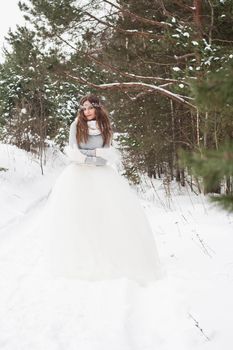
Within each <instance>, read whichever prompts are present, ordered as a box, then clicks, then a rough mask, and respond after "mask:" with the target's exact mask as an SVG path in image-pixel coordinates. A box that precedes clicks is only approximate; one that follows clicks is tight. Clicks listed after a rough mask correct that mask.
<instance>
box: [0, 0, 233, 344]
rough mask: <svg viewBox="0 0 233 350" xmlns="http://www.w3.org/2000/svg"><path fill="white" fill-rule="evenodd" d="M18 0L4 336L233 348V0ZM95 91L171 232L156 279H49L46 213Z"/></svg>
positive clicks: (152, 211) (5, 142)
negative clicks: (76, 123)
mask: <svg viewBox="0 0 233 350" xmlns="http://www.w3.org/2000/svg"><path fill="white" fill-rule="evenodd" d="M18 6H19V8H20V11H21V12H22V14H23V16H24V19H25V25H23V26H21V25H18V26H17V28H16V30H9V32H8V34H7V36H6V37H5V43H6V44H5V45H4V47H3V48H2V50H3V54H4V60H3V62H2V63H0V208H1V212H2V214H1V218H0V240H1V241H0V242H1V248H0V270H1V277H0V283H1V288H0V289H1V290H2V291H0V295H1V298H0V299H1V302H0V308H1V310H2V315H3V316H2V320H1V321H0V324H1V326H0V328H2V335H0V344H1V345H0V347H1V349H4V350H15V349H24V350H29V349H34V350H42V349H43V350H45V349H49V350H60V349H61V350H62V349H66V350H74V349H75V350H77V349H82V350H105V349H106V350H110V349H111V350H115V349H116V350H195V349H197V350H205V349H206V350H209V349H211V350H219V349H220V348H222V349H224V350H231V349H232V347H233V336H232V324H233V316H232V315H233V302H232V293H233V285H232V282H233V236H232V233H233V232H232V225H233V216H232V212H233V118H232V115H233V1H232V0H173V1H170V0H143V1H136V0H124V1H121V0H103V1H100V0H53V1H50V0H25V1H23V0H22V1H19V3H18ZM89 93H93V94H96V95H98V96H101V99H102V100H103V101H104V103H105V105H106V108H107V110H108V111H109V113H110V119H111V123H112V125H113V131H114V144H115V145H116V147H117V149H118V151H119V153H120V155H121V164H120V165H119V166H118V171H119V172H120V173H121V176H123V177H124V178H125V179H127V181H128V183H129V184H130V186H131V187H132V189H133V191H135V192H136V193H137V196H138V198H139V199H140V201H141V204H142V206H143V208H144V211H145V213H146V215H147V217H148V220H149V221H150V225H151V227H152V230H153V233H154V235H155V239H156V241H157V246H158V252H159V255H160V258H161V261H162V264H163V267H164V271H165V275H166V277H165V278H164V279H162V280H161V281H158V282H156V283H154V284H152V285H151V286H149V287H144V288H143V287H140V286H137V285H136V284H135V283H134V282H132V281H131V282H128V281H126V280H124V279H123V280H121V281H114V280H113V281H111V282H109V281H108V282H94V283H91V282H80V281H58V282H57V284H56V285H54V284H52V283H51V281H48V280H43V282H42V270H40V263H39V262H40V261H42V260H43V244H42V242H41V241H40V236H39V234H38V232H37V231H36V222H37V220H38V218H39V213H40V212H41V211H42V210H43V207H44V204H45V202H46V199H47V197H48V195H49V192H50V191H51V188H52V186H53V183H54V181H55V179H56V177H57V176H58V174H59V173H60V172H61V169H62V168H64V166H65V165H66V164H67V160H66V157H65V154H64V148H65V146H66V145H67V141H68V137H69V128H70V124H71V123H72V121H73V120H74V118H75V116H76V114H77V110H78V108H79V100H80V98H81V97H82V96H84V95H86V94H89Z"/></svg>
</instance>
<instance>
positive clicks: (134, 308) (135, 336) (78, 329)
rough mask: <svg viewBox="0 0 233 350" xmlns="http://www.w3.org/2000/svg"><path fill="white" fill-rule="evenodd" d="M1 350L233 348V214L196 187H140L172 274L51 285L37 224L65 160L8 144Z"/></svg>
mask: <svg viewBox="0 0 233 350" xmlns="http://www.w3.org/2000/svg"><path fill="white" fill-rule="evenodd" d="M0 160H1V161H0V166H1V167H5V168H7V169H8V170H7V171H0V184H1V186H0V207H1V219H0V229H1V230H0V240H1V244H0V274H1V278H0V310H1V319H0V329H1V333H0V344H1V350H15V349H23V350H29V349H30V350H31V349H33V350H47V349H48V350H58V349H59V350H60V349H69V350H77V349H82V350H109V349H111V350H155V349H156V350H171V349H173V350H187V349H188V350H194V349H198V350H202V349H203V350H204V349H205V350H209V349H210V350H219V349H220V348H222V349H224V350H231V349H232V345H233V335H232V323H233V312H232V311H233V298H232V295H233V255H232V246H233V235H232V227H233V216H232V215H231V214H229V213H227V212H225V211H222V210H220V209H219V208H216V207H215V206H213V205H212V204H210V203H209V202H208V200H207V198H205V197H204V196H197V195H195V194H194V193H191V192H190V190H189V189H188V188H184V189H179V188H178V187H177V185H175V184H172V185H171V186H170V187H168V186H167V185H166V186H165V185H163V183H162V181H159V180H155V181H154V182H153V187H152V186H151V184H150V182H149V181H148V180H145V182H144V185H143V186H142V187H140V188H135V190H137V192H138V196H139V198H140V200H141V203H142V205H143V207H144V210H145V212H146V214H147V216H148V219H149V221H150V223H151V227H152V229H153V233H154V236H155V240H156V243H157V246H158V251H159V254H160V259H161V262H162V265H163V268H164V271H165V277H164V278H163V279H161V280H158V281H156V282H154V283H150V284H148V285H145V286H140V285H138V284H137V283H136V282H134V281H130V280H127V279H124V278H122V279H118V280H117V279H116V280H111V281H99V282H87V281H81V280H63V279H60V280H57V281H54V280H53V281H52V280H50V279H49V278H48V277H47V276H46V275H44V270H43V259H44V247H43V244H42V240H41V237H40V235H39V234H38V231H37V230H36V227H37V225H38V222H39V220H40V215H41V212H42V211H43V208H44V206H45V203H46V199H47V196H48V194H49V192H50V190H51V188H52V186H53V184H54V181H55V180H56V178H57V176H58V175H59V173H60V172H61V171H62V169H63V168H64V167H65V165H66V164H67V163H66V159H65V158H64V156H63V155H62V154H61V153H60V152H59V151H56V150H54V149H53V148H50V149H49V151H48V154H47V164H46V165H44V173H45V175H43V176H42V174H41V171H40V163H39V161H38V159H37V158H35V156H32V155H31V154H29V153H27V152H25V151H22V150H19V149H17V148H16V147H14V146H10V145H3V144H1V145H0Z"/></svg>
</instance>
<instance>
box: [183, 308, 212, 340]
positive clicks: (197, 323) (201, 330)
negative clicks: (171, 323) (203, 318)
mask: <svg viewBox="0 0 233 350" xmlns="http://www.w3.org/2000/svg"><path fill="white" fill-rule="evenodd" d="M188 315H189V317H190V318H191V319H192V320H193V321H194V322H195V327H197V328H198V329H199V331H200V332H201V333H202V335H203V336H204V337H205V339H206V340H208V341H210V338H209V337H208V336H207V335H206V334H205V333H204V331H203V329H202V328H201V327H200V326H199V322H198V321H197V320H196V319H195V318H194V317H193V316H192V315H191V314H190V313H188Z"/></svg>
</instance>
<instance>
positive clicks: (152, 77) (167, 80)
mask: <svg viewBox="0 0 233 350" xmlns="http://www.w3.org/2000/svg"><path fill="white" fill-rule="evenodd" d="M86 55H87V56H88V57H89V58H91V60H93V61H94V62H95V63H97V64H99V65H102V66H104V67H105V68H109V69H110V70H111V71H113V72H116V73H118V74H120V75H121V76H125V77H127V78H134V79H142V80H155V81H160V82H164V83H181V82H182V83H183V84H186V85H189V84H188V83H187V82H185V81H184V80H177V79H169V78H161V77H155V76H145V75H137V74H133V73H128V72H122V71H120V70H119V69H118V68H116V67H114V66H113V65H111V64H109V63H105V62H102V61H99V60H97V59H96V58H95V57H93V56H92V55H91V54H89V53H86Z"/></svg>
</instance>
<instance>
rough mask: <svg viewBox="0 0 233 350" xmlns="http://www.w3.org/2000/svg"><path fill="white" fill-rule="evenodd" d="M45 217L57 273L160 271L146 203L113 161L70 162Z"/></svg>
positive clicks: (150, 276) (97, 276)
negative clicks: (97, 163) (114, 166)
mask: <svg viewBox="0 0 233 350" xmlns="http://www.w3.org/2000/svg"><path fill="white" fill-rule="evenodd" d="M44 220H45V221H44V222H43V225H44V227H45V231H46V232H45V233H46V242H47V243H48V244H47V254H48V261H49V273H50V275H51V276H52V277H55V278H56V277H63V278H77V279H85V280H92V281H95V280H105V279H113V278H128V279H132V280H136V281H138V282H139V283H140V282H142V283H144V282H148V281H155V280H157V279H159V278H160V277H161V268H160V262H159V258H158V253H157V249H156V244H155V241H154V238H153V233H152V231H151V228H150V226H149V223H148V221H147V219H146V217H145V214H144V211H143V209H142V207H141V204H140V202H139V201H138V199H137V196H136V194H135V193H134V192H133V191H132V189H131V188H130V186H129V185H128V183H127V181H126V179H124V178H123V177H121V176H120V175H119V174H118V173H117V172H116V170H114V169H113V168H112V167H111V166H109V165H105V166H88V165H78V164H77V163H71V164H69V165H68V166H67V167H66V168H65V169H64V170H63V172H62V173H61V175H60V176H59V177H58V179H57V181H56V183H55V185H54V187H53V190H52V193H51V195H50V197H49V200H48V203H47V207H46V217H45V218H44Z"/></svg>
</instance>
